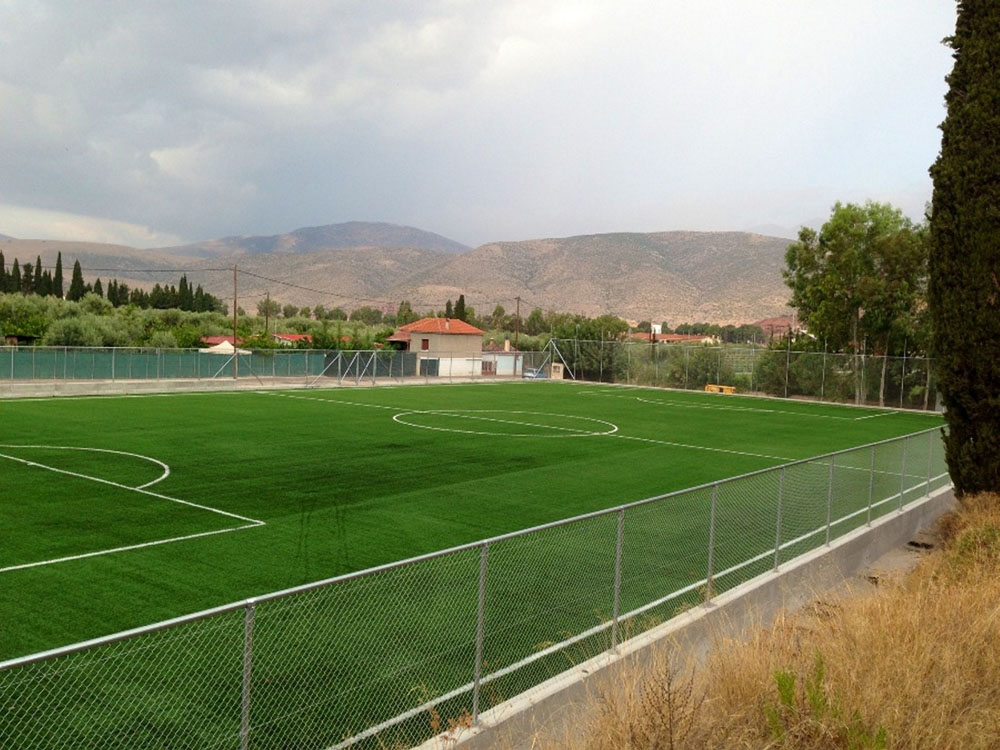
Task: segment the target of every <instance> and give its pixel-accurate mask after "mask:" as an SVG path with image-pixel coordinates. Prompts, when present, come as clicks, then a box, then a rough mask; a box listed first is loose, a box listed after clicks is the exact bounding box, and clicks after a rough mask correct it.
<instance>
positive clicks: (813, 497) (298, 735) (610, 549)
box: [0, 430, 948, 750]
mask: <svg viewBox="0 0 1000 750" xmlns="http://www.w3.org/2000/svg"><path fill="white" fill-rule="evenodd" d="M947 484H948V478H947V473H946V469H945V462H944V452H943V447H942V441H941V439H940V433H939V431H938V430H929V431H924V432H922V433H917V434H914V435H911V436H907V437H905V438H900V439H894V440H890V441H885V442H882V443H877V444H874V445H871V446H865V447H862V448H857V449H852V450H848V451H842V452H840V453H837V454H833V455H828V456H823V457H818V458H815V459H810V460H807V461H802V462H796V463H792V464H787V465H785V466H782V467H778V468H775V469H769V470H764V471H760V472H756V473H753V474H748V475H744V476H742V477H737V478H734V479H731V480H725V481H720V482H718V483H716V484H709V485H706V486H702V487H698V488H694V489H692V490H686V491H681V492H676V493H671V494H670V495H665V496H663V497H662V498H657V499H653V500H649V501H643V502H641V503H638V504H633V505H630V506H623V507H621V508H617V509H611V510H609V511H603V512H600V513H596V514H592V515H589V516H586V517H581V518H578V519H568V520H567V521H564V522H558V523H556V524H550V525H548V526H545V527H540V528H538V529H534V530H529V531H526V532H520V533H515V534H510V535H506V536H502V537H497V538H495V539H491V540H486V541H483V542H479V543H476V544H473V545H466V546H465V547H461V548H456V549H454V550H450V551H444V552H441V553H437V554H434V555H430V556H426V557H424V558H420V559H416V560H412V561H404V562H401V563H397V564H393V565H389V566H384V567H382V568H378V569H373V570H370V571H362V572H359V573H355V574H350V575H348V576H344V577H342V578H340V579H337V580H333V581H330V582H326V583H323V584H316V585H314V586H311V587H306V588H304V589H303V590H300V591H295V592H282V593H279V594H274V595H271V596H268V597H261V598H260V599H258V600H250V601H247V602H245V603H242V604H241V605H238V606H237V605H234V607H232V608H226V611H224V612H221V613H220V612H217V613H214V614H213V613H204V614H203V615H198V616H195V619H192V618H184V619H183V622H180V623H177V624H172V625H171V624H163V625H160V626H155V627H152V628H148V629H142V630H141V631H140V632H138V633H136V634H131V635H130V634H122V635H121V636H115V637H112V638H109V639H103V640H102V641H99V642H96V643H94V644H91V645H87V644H84V645H82V646H80V647H79V648H73V649H67V650H63V651H61V652H59V653H57V654H55V655H49V656H45V655H39V656H38V657H29V658H27V659H20V660H13V661H11V662H6V663H3V664H0V747H11V748H18V749H19V750H21V749H25V750H33V749H34V748H78V747H102V748H119V747H120V748H153V747H157V748H160V747H177V748H214V747H219V748H221V747H226V748H235V747H240V748H262V749H270V748H291V747H295V748H340V747H348V746H351V747H371V748H376V747H380V748H381V747H395V746H410V745H412V744H416V743H419V742H421V741H423V740H424V739H426V738H428V737H429V736H431V735H433V734H435V733H437V732H439V731H442V730H444V729H447V728H448V727H449V726H453V725H465V724H468V723H470V722H472V721H474V720H475V718H476V717H477V716H478V715H479V714H481V713H482V712H483V711H485V710H487V709H488V708H490V707H491V706H495V705H497V704H498V703H499V702H501V701H503V700H505V699H508V698H511V697H513V696H514V695H516V694H519V693H521V692H523V691H524V690H526V689H529V688H531V687H533V686H535V685H537V684H539V683H540V682H542V681H543V680H545V679H547V678H548V677H551V676H553V675H555V674H558V673H560V672H562V671H564V670H565V669H566V668H568V667H570V666H572V665H573V664H577V663H580V662H581V661H583V660H585V659H587V658H590V657H592V656H594V655H596V654H599V653H601V652H604V651H607V650H609V649H611V648H613V647H614V646H615V645H616V644H617V643H619V642H620V641H621V640H622V639H623V638H625V637H627V636H630V635H633V634H636V633H639V632H641V631H643V630H645V629H648V628H649V627H651V626H652V625H655V624H657V623H658V622H662V621H663V620H666V619H669V618H670V617H672V616H673V615H675V614H677V613H678V612H679V611H681V610H683V609H685V608H688V607H690V606H692V605H694V604H697V603H698V602H700V601H702V600H704V599H705V598H707V597H709V596H711V595H713V593H717V592H721V591H724V590H727V589H730V588H732V587H734V586H736V585H738V584H740V583H742V582H745V581H747V580H749V579H751V578H753V577H755V576H757V575H759V574H761V573H764V572H767V571H769V570H771V569H773V568H774V567H776V566H779V567H780V565H782V564H784V563H786V562H787V561H789V560H791V559H792V558H793V557H795V556H797V555H800V554H802V553H803V552H806V551H808V550H812V549H815V548H817V547H820V546H822V545H824V544H826V543H827V542H828V541H829V540H831V539H835V538H836V537H838V536H841V535H843V534H844V533H846V532H847V531H849V530H851V529H854V528H857V527H858V526H861V525H863V524H865V523H867V522H868V521H869V517H871V518H878V517H879V516H882V515H886V514H889V513H893V512H896V511H897V509H898V508H899V507H901V505H902V504H903V503H905V502H911V501H913V500H916V499H919V498H920V497H923V496H924V495H926V494H928V493H929V491H930V490H931V489H932V488H933V489H937V488H938V487H942V486H946V485H947Z"/></svg>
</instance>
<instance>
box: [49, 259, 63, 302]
mask: <svg viewBox="0 0 1000 750" xmlns="http://www.w3.org/2000/svg"><path fill="white" fill-rule="evenodd" d="M52 293H53V294H54V295H55V296H57V297H62V296H63V273H62V253H59V254H58V255H57V256H56V273H55V276H53V277H52Z"/></svg>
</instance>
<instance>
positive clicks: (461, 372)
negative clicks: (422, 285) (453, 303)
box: [386, 318, 484, 377]
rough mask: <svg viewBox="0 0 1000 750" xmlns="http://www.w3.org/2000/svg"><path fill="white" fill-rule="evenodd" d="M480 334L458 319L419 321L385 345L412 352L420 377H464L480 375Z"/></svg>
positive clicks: (481, 336) (423, 319)
mask: <svg viewBox="0 0 1000 750" xmlns="http://www.w3.org/2000/svg"><path fill="white" fill-rule="evenodd" d="M483 333H484V332H483V331H481V330H480V329H478V328H476V327H475V326H473V325H469V324H468V323H466V322H465V321H463V320H459V319H458V318H421V319H420V320H417V321H414V322H413V323H407V324H406V325H405V326H400V327H399V328H397V329H396V332H395V333H394V334H392V336H390V337H389V338H388V339H386V341H387V342H389V343H390V344H394V345H396V348H398V349H404V350H406V351H410V352H415V353H416V354H417V359H418V368H419V370H418V371H419V372H420V374H421V375H442V376H449V375H456V376H462V377H466V376H472V375H480V374H482V356H483Z"/></svg>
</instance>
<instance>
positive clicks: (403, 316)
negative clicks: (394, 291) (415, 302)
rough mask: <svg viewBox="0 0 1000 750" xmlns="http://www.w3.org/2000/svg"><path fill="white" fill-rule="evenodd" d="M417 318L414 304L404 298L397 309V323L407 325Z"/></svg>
mask: <svg viewBox="0 0 1000 750" xmlns="http://www.w3.org/2000/svg"><path fill="white" fill-rule="evenodd" d="M415 320H417V314H416V313H415V312H414V311H413V306H412V305H411V304H410V302H409V300H405V299H404V300H403V301H402V302H400V303H399V309H398V310H396V325H397V326H405V325H406V324H407V323H412V322H413V321H415Z"/></svg>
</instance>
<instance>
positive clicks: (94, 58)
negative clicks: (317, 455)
mask: <svg viewBox="0 0 1000 750" xmlns="http://www.w3.org/2000/svg"><path fill="white" fill-rule="evenodd" d="M948 5H949V4H948V3H941V2H940V1H939V0H885V2H880V3H874V4H873V3H871V2H869V1H867V0H866V1H864V2H862V1H861V0H842V2H839V3H836V4H834V5H831V4H829V3H827V4H820V3H803V2H801V0H747V1H746V2H740V3H734V2H732V1H731V0H705V1H704V2H698V3H690V2H680V1H679V0H676V1H675V0H669V1H666V0H647V1H641V0H622V1H621V2H617V3H603V2H598V1H597V0H593V1H592V2H584V1H578V2H570V1H568V0H567V1H564V2H560V1H559V0H503V1H498V2H491V3H482V2H475V1H474V0H436V1H435V0H426V1H423V2H421V1H419V0H414V1H412V2H399V3H396V2H393V3H370V2H360V1H354V0H344V1H340V2H318V1H316V2H307V1H306V0H299V1H297V2H290V1H289V0H275V1H274V2H264V1H263V0H259V1H258V2H248V3H230V2H170V3H164V2H152V1H148V2H139V1H134V0H133V1H127V2H126V1H123V2H117V3H112V2H104V3H73V2H60V1H58V0H50V1H48V2H46V1H45V0H34V1H28V0H8V2H6V3H4V4H2V5H0V111H2V112H3V116H2V117H0V144H2V147H0V174H2V175H3V176H4V177H3V179H2V182H0V232H6V233H9V234H17V232H16V231H14V228H13V227H14V226H36V225H37V226H39V232H42V231H44V229H45V227H44V217H45V216H46V215H48V214H45V213H42V211H56V212H63V213H68V214H74V215H77V216H79V217H90V218H88V219H87V221H89V222H93V221H99V220H108V221H109V222H117V223H113V224H112V223H109V224H108V228H107V231H108V232H111V233H112V234H113V233H114V231H115V230H114V229H113V227H118V228H119V230H121V228H122V227H125V226H129V225H134V227H133V229H130V230H129V231H127V232H122V231H119V234H120V235H121V236H122V237H125V236H127V237H128V238H129V239H130V240H132V241H134V238H135V237H142V236H146V237H148V238H149V239H148V240H147V241H148V242H155V241H156V240H155V239H153V238H159V237H167V236H174V237H179V238H184V239H186V240H195V239H204V238H209V237H217V236H222V235H227V234H236V233H275V232H280V231H286V230H290V229H293V228H295V227H298V226H303V225H309V224H324V223H331V222H337V221H346V220H352V219H361V220H386V221H394V222H399V223H408V224H414V225H417V226H420V227H422V228H426V229H429V230H432V231H436V232H440V233H442V234H445V235H448V236H453V237H454V238H455V239H458V240H460V241H463V242H467V243H470V244H475V243H479V242H485V241H488V240H493V239H520V238H526V237H537V236H555V235H564V234H576V233H583V232H592V231H618V230H627V229H631V230H655V229H674V228H677V229H722V228H732V229H739V228H743V227H745V226H751V225H757V224H764V223H779V224H791V225H794V224H796V223H797V222H800V221H806V220H808V219H810V218H813V217H815V216H817V215H824V214H826V213H827V212H828V211H829V207H830V205H831V204H832V203H833V202H834V201H835V200H838V199H843V200H862V199H864V198H866V197H872V198H876V199H896V200H898V201H901V203H900V205H902V206H903V208H904V209H906V210H907V211H908V212H910V213H911V214H913V215H919V212H920V211H921V210H922V205H923V201H924V200H926V199H927V198H929V195H930V183H929V180H928V178H927V176H926V170H927V167H928V166H929V165H930V163H931V162H932V161H933V159H934V157H935V155H936V153H937V149H938V145H939V134H938V131H937V129H936V126H937V124H938V123H939V122H940V120H941V119H943V116H944V110H943V107H942V97H943V94H944V91H945V84H944V81H943V78H944V75H945V74H946V73H947V71H948V69H949V66H950V58H949V55H948V51H947V50H946V49H945V48H944V47H943V46H942V45H941V44H940V40H941V38H942V37H944V36H945V35H947V34H948V33H950V32H951V30H952V27H953V24H954V8H953V7H947V6H948ZM31 220H34V221H35V224H34V225H33V224H31ZM69 225H72V222H70V223H69ZM59 226H60V227H65V226H66V224H60V225H59ZM55 228H56V229H58V228H59V227H55ZM123 241H124V240H123Z"/></svg>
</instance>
